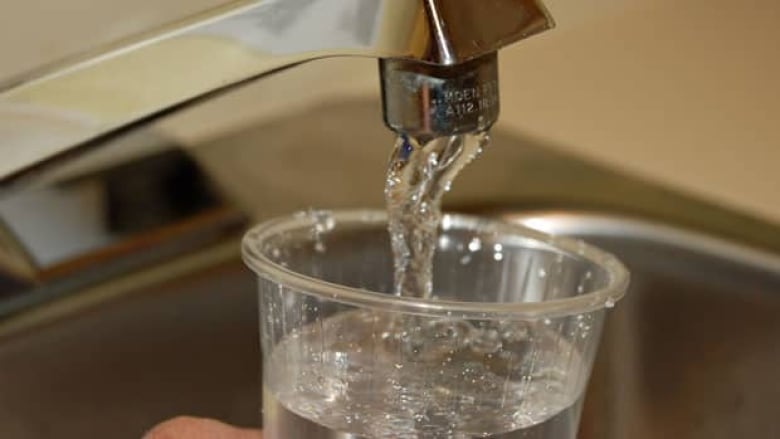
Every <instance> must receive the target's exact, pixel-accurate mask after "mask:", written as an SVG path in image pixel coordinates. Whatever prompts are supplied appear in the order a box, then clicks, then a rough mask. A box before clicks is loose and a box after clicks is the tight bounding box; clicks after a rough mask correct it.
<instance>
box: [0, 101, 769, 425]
mask: <svg viewBox="0 0 780 439" xmlns="http://www.w3.org/2000/svg"><path fill="white" fill-rule="evenodd" d="M380 118H381V115H380V114H379V105H378V103H376V102H362V101H361V102H352V103H343V104H338V105H335V104H333V105H329V106H328V108H327V109H322V108H315V109H313V110H312V111H311V112H309V113H306V114H302V115H299V116H297V117H295V118H292V119H290V120H279V121H274V122H273V123H272V124H269V125H267V126H257V127H252V128H249V129H247V130H246V131H244V132H238V133H232V134H230V135H228V136H226V137H225V138H221V139H215V140H213V142H212V143H213V145H204V146H203V147H202V148H196V149H195V150H194V156H195V158H196V159H197V160H198V161H199V163H200V164H202V165H203V167H204V169H206V170H207V171H208V172H209V174H210V175H211V176H212V177H213V178H214V179H215V180H216V181H217V182H218V184H219V186H220V187H221V188H222V189H224V190H225V191H226V192H227V193H229V194H230V195H231V198H232V199H233V200H234V202H236V203H237V204H238V205H239V206H241V207H242V208H243V210H245V211H248V212H251V213H252V214H253V217H254V220H257V221H259V220H262V219H264V218H268V217H270V216H275V215H279V214H283V213H289V212H291V211H294V210H298V209H303V208H307V207H309V206H318V207H322V206H326V207H329V208H337V207H356V206H359V207H377V206H381V203H382V200H381V194H382V187H381V185H382V181H383V178H382V175H383V171H384V169H383V168H384V166H385V163H386V159H387V153H388V148H389V145H391V144H392V139H391V138H390V136H389V134H388V133H387V131H386V130H385V129H384V128H383V127H382V126H381V123H380V122H379V121H380V120H381V119H380ZM345 120H346V121H350V123H351V124H352V125H353V126H354V127H359V129H356V130H353V131H350V132H349V133H345V131H344V130H343V129H342V125H343V121H345ZM301 121H306V129H302V126H301ZM376 143H379V144H380V146H376V145H374V144H376ZM261 144H262V147H257V146H258V145H261ZM381 145H386V146H384V147H383V146H381ZM211 146H213V147H211ZM345 163H348V164H350V168H349V170H348V172H347V171H345V168H344V164H345ZM355 163H359V164H360V165H359V166H352V164H355ZM311 182H327V186H325V185H323V184H311ZM323 187H327V189H328V190H323ZM448 201H449V202H450V210H461V211H466V212H469V213H475V212H476V213H481V214H485V215H497V216H500V217H502V218H504V219H506V220H507V221H516V222H522V223H525V224H528V225H531V226H532V227H537V228H541V229H545V230H547V231H550V232H553V233H558V234H564V235H571V236H577V237H581V238H584V239H586V240H588V241H590V242H592V243H594V244H596V245H599V246H601V247H603V248H605V249H607V250H610V251H612V252H613V253H615V254H616V255H618V256H619V257H620V258H621V259H622V260H623V261H624V262H625V263H626V264H627V265H628V267H629V269H630V270H631V272H632V284H631V287H630V290H629V292H628V295H627V296H626V298H625V299H624V300H622V301H621V302H620V303H619V304H618V306H617V307H616V308H615V309H614V310H613V312H611V313H610V314H609V318H608V321H607V325H606V328H605V333H604V339H603V342H602V345H601V350H600V353H599V355H598V358H597V364H596V366H595V370H594V374H593V378H592V380H591V383H590V386H589V388H588V394H587V398H586V404H585V409H584V414H583V419H582V427H581V434H580V436H581V438H583V439H590V438H593V439H624V438H632V439H650V438H653V439H655V438H666V437H672V438H674V437H678V438H686V439H698V438H701V439H705V438H706V439H721V438H722V439H727V438H728V439H731V438H735V437H737V438H750V439H754V438H775V437H780V422H778V419H777V415H778V414H779V413H780V380H778V379H777V371H778V370H780V256H778V255H780V231H778V228H777V227H776V226H773V225H769V224H765V223H763V222H761V221H759V220H756V219H753V218H749V217H746V216H744V215H739V214H735V213H733V212H728V211H726V210H725V209H722V208H720V207H718V206H712V205H709V204H706V203H703V202H701V201H699V200H695V199H691V198H685V197H682V196H680V195H678V194H675V193H673V192H671V191H669V190H667V189H664V188H659V187H657V186H653V185H649V184H647V183H644V182H641V181H637V180H634V179H632V178H630V177H628V176H625V175H620V174H618V173H616V172H614V171H610V170H606V169H603V168H599V167H598V166H596V165H593V164H588V163H585V162H582V161H580V160H577V159H574V158H572V157H568V156H566V155H564V154H562V153H560V152H559V150H557V149H556V148H555V145H545V144H540V143H539V142H536V141H534V140H533V139H527V138H519V137H516V136H514V135H509V134H506V133H503V132H501V130H500V129H497V130H496V133H495V135H494V141H493V144H492V145H491V146H490V150H489V151H488V152H487V153H486V154H485V155H484V157H483V158H481V159H480V160H478V161H477V162H475V163H474V164H473V165H472V166H470V167H469V169H467V170H466V171H465V172H464V175H463V176H462V178H459V180H458V182H457V184H456V185H455V188H454V190H453V192H452V193H451V194H449V195H448ZM238 238H239V237H237V236H232V237H228V238H223V241H221V243H218V244H214V245H212V246H211V247H208V248H205V249H202V250H200V251H192V252H190V253H189V254H187V255H184V256H178V257H175V258H173V257H171V259H170V260H169V261H168V262H166V263H162V264H159V263H158V264H157V265H156V266H154V267H147V268H144V269H141V268H134V269H133V270H132V271H130V272H127V273H119V274H117V275H115V276H112V277H110V278H109V279H107V280H102V281H100V282H99V283H98V284H94V285H91V284H90V285H86V286H80V287H79V288H77V289H76V290H75V291H69V292H67V294H65V293H63V294H59V295H58V296H57V297H58V299H57V300H52V301H51V302H47V303H44V304H42V305H39V306H37V307H35V308H32V309H27V310H25V311H24V312H21V313H18V314H16V315H13V316H11V317H8V318H5V319H3V320H0V389H1V390H0V437H2V438H20V439H27V438H30V439H37V438H50V437H57V438H62V439H69V438H74V439H83V438H91V437H111V438H128V439H137V438H139V437H140V436H141V435H142V434H143V432H144V431H145V430H146V429H147V428H149V427H150V426H151V425H153V424H154V423H156V422H159V421H161V420H163V419H166V418H169V417H172V416H176V415H180V414H189V415H196V416H209V417H215V418H219V419H222V420H225V421H228V422H231V423H235V424H240V425H247V426H252V425H258V424H259V422H260V382H259V372H260V370H259V369H260V361H259V356H260V353H259V337H258V325H257V305H256V302H257V299H256V291H255V285H254V277H253V275H251V274H250V272H249V271H248V270H246V269H244V268H243V265H242V264H241V262H240V261H239V259H238V257H239V253H238ZM93 270H101V267H100V265H99V264H98V265H96V266H95V267H94V268H93ZM2 288H3V282H2V280H0V296H2ZM63 288H64V287H63ZM296 439H297V438H296ZM300 439H304V438H300Z"/></svg>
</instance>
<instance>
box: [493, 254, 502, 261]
mask: <svg viewBox="0 0 780 439" xmlns="http://www.w3.org/2000/svg"><path fill="white" fill-rule="evenodd" d="M493 259H495V260H496V261H500V260H503V259H504V254H503V253H493Z"/></svg>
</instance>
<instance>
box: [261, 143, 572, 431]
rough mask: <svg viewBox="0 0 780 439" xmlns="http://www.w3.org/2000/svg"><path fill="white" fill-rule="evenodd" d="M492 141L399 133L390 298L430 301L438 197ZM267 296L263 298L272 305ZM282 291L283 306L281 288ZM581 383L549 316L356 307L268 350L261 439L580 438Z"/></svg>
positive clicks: (388, 191)
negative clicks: (529, 318)
mask: <svg viewBox="0 0 780 439" xmlns="http://www.w3.org/2000/svg"><path fill="white" fill-rule="evenodd" d="M488 140H489V137H488V134H487V133H486V132H480V133H474V134H464V135H456V136H450V137H440V138H435V139H428V140H421V139H415V138H412V137H409V136H404V135H402V136H399V139H398V141H397V143H396V147H395V150H394V152H393V155H392V157H391V160H390V164H389V169H388V174H387V182H386V187H385V196H386V201H387V211H388V221H389V225H388V228H389V232H390V238H391V244H392V251H393V256H394V262H395V266H394V282H395V283H394V292H395V294H396V295H399V296H407V297H414V298H423V299H434V298H435V297H434V295H433V291H434V285H433V279H432V273H433V269H432V265H433V257H434V252H435V249H436V246H437V243H438V235H439V226H440V223H441V219H442V212H441V202H442V198H443V196H444V194H445V193H446V192H447V191H448V190H449V189H450V186H451V184H452V182H453V180H454V179H455V178H456V177H457V175H458V174H459V173H460V172H461V170H463V168H464V167H465V166H467V165H468V164H469V163H470V162H471V161H472V160H474V159H475V158H476V157H477V156H478V155H479V154H480V152H481V151H482V148H484V147H485V145H486V144H487V142H488ZM317 230H319V229H317ZM469 250H470V251H479V248H473V249H472V248H471V245H470V246H469ZM318 251H319V250H318ZM495 261H497V262H496V263H500V261H501V259H495ZM269 294H270V295H272V294H273V293H267V294H266V295H264V296H261V297H262V300H266V301H268V300H271V299H270V297H271V296H269ZM278 294H280V296H279V298H278V301H279V303H283V300H284V298H283V295H284V292H279V293H278ZM265 312H266V313H268V314H269V315H271V314H272V310H271V309H266V310H265ZM583 324H584V323H583ZM571 371H577V373H571ZM586 380H587V370H586V367H585V365H584V364H583V361H582V358H581V356H580V355H579V353H578V352H577V350H576V349H575V348H574V347H573V346H572V345H571V344H570V342H569V341H568V340H567V339H565V338H564V337H562V335H561V328H560V327H553V326H551V323H550V322H549V321H546V320H545V321H538V322H520V321H515V322H513V321H498V320H491V319H485V320H480V321H472V320H461V319H454V318H430V317H427V318H426V317H419V316H412V315H399V314H393V313H382V312H375V311H371V310H368V309H366V310H361V309H358V310H353V311H347V312H342V313H338V314H335V315H331V316H328V317H326V318H318V319H317V320H316V321H314V322H312V323H311V324H309V325H306V326H303V327H301V328H297V329H295V330H293V331H292V332H291V333H289V334H287V336H286V337H284V338H283V339H282V340H281V341H280V342H278V343H277V344H276V345H275V346H274V349H273V350H272V354H271V357H270V358H269V359H268V360H267V363H266V369H265V376H264V380H263V381H264V393H263V406H264V410H265V418H264V419H265V421H266V423H265V429H266V430H265V433H264V434H265V436H267V437H269V438H270V439H290V438H301V439H303V438H307V439H309V438H311V439H320V438H322V439H325V438H328V439H337V438H338V439H342V438H343V439H347V438H350V439H361V438H371V439H376V438H388V439H389V438H394V439H396V438H409V439H427V438H436V439H438V438H442V439H444V438H455V439H469V438H475V437H479V438H496V439H498V438H501V439H521V438H522V439H532V438H534V439H550V438H556V439H557V438H567V439H569V438H573V437H574V436H575V434H576V429H577V424H578V418H579V406H580V404H581V401H582V393H583V389H584V386H585V382H586Z"/></svg>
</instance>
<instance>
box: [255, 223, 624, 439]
mask: <svg viewBox="0 0 780 439" xmlns="http://www.w3.org/2000/svg"><path fill="white" fill-rule="evenodd" d="M243 255H244V260H245V262H246V263H247V265H248V266H249V267H250V268H251V269H252V270H253V271H254V272H255V273H256V274H257V276H258V281H259V302H260V320H261V323H260V333H261V341H262V351H263V408H264V415H263V425H264V429H265V431H264V434H265V436H264V437H265V438H270V439H296V438H300V439H316V438H385V437H387V438H407V437H408V438H440V437H441V438H445V437H446V438H471V437H494V438H555V439H568V438H574V437H575V436H576V431H577V424H578V422H579V415H580V411H581V403H582V399H583V394H584V391H585V388H586V385H587V381H588V378H589V376H590V371H591V367H592V365H593V359H594V356H595V353H596V349H597V346H598V343H599V338H600V333H601V328H602V324H603V321H604V315H605V312H606V309H607V308H611V307H612V306H614V304H615V303H616V302H617V301H618V300H619V299H620V298H621V297H622V296H623V294H624V293H625V290H626V287H627V285H628V272H627V271H626V269H625V268H624V267H623V265H622V264H621V263H620V262H619V261H618V260H617V259H615V258H614V257H613V256H611V255H609V254H607V253H605V252H603V251H601V250H599V249H597V248H595V247H592V246H590V245H587V244H585V243H584V242H581V241H576V240H571V239H564V238H556V237H551V236H549V235H546V234H544V233H541V232H538V231H535V230H533V229H529V228H526V227H523V226H520V225H515V224H507V223H502V222H498V221H491V220H485V219H480V218H473V217H468V216H460V215H447V216H445V217H444V219H443V221H442V227H441V234H440V237H439V239H438V243H437V250H436V255H435V259H434V270H433V272H434V277H433V285H434V297H432V298H428V299H414V298H407V297H398V296H396V295H394V294H393V293H392V292H393V264H392V254H391V249H390V240H389V236H388V233H387V224H386V215H385V214H384V213H382V212H375V211H343V212H334V213H328V212H308V213H302V214H297V215H294V216H291V217H286V218H281V219H276V220H272V221H269V222H266V223H264V224H262V225H259V226H257V227H255V228H254V229H252V230H251V231H250V232H248V233H247V235H246V237H245V238H244V241H243Z"/></svg>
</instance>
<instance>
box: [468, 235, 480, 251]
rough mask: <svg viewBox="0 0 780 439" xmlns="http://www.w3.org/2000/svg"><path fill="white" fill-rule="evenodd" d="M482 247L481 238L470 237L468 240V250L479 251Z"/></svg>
mask: <svg viewBox="0 0 780 439" xmlns="http://www.w3.org/2000/svg"><path fill="white" fill-rule="evenodd" d="M481 248H482V240H480V239H479V238H472V239H471V242H469V250H470V251H472V252H476V251H479V250H480V249H481Z"/></svg>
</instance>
